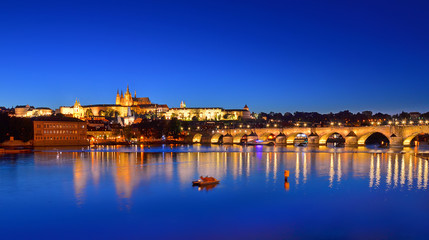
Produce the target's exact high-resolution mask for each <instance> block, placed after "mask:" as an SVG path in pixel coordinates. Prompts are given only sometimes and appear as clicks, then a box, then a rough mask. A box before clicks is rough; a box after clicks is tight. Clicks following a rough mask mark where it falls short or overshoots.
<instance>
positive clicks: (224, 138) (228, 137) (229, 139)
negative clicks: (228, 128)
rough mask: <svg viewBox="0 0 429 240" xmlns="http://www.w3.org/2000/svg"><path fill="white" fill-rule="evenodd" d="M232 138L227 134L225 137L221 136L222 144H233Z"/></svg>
mask: <svg viewBox="0 0 429 240" xmlns="http://www.w3.org/2000/svg"><path fill="white" fill-rule="evenodd" d="M233 143H234V138H233V137H232V135H231V134H229V133H227V134H226V135H225V136H223V144H233Z"/></svg>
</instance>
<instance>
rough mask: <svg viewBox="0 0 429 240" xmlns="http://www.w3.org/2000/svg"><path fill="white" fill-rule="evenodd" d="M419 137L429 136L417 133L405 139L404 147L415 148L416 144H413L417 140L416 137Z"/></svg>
mask: <svg viewBox="0 0 429 240" xmlns="http://www.w3.org/2000/svg"><path fill="white" fill-rule="evenodd" d="M419 135H426V136H427V135H428V133H424V132H416V133H413V134H411V135H410V136H408V137H406V138H405V139H404V142H403V145H404V146H405V147H410V146H414V142H413V140H414V139H415V138H416V137H418V136H419Z"/></svg>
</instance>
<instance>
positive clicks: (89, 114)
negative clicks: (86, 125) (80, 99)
mask: <svg viewBox="0 0 429 240" xmlns="http://www.w3.org/2000/svg"><path fill="white" fill-rule="evenodd" d="M85 116H86V117H93V116H94V113H92V109H91V108H88V109H86V111H85Z"/></svg>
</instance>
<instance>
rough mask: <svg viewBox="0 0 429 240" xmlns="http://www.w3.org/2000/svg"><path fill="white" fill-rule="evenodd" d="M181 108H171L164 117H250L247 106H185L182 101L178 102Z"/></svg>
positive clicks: (229, 118)
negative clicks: (239, 107)
mask: <svg viewBox="0 0 429 240" xmlns="http://www.w3.org/2000/svg"><path fill="white" fill-rule="evenodd" d="M180 105H181V106H182V107H181V108H171V109H170V110H168V111H167V112H166V113H165V114H164V116H165V118H166V119H172V118H177V119H179V120H183V121H192V120H198V121H227V120H247V119H251V118H252V117H251V115H250V112H249V108H248V107H247V105H246V106H244V108H243V109H223V108H220V107H213V108H187V107H186V104H185V103H184V102H181V104H180Z"/></svg>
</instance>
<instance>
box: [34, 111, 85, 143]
mask: <svg viewBox="0 0 429 240" xmlns="http://www.w3.org/2000/svg"><path fill="white" fill-rule="evenodd" d="M33 125H34V143H33V145H34V146H35V147H37V146H82V145H88V141H87V136H86V133H87V130H86V128H87V124H86V122H84V121H81V120H79V119H76V118H68V117H57V116H55V117H38V118H35V119H34V121H33Z"/></svg>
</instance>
